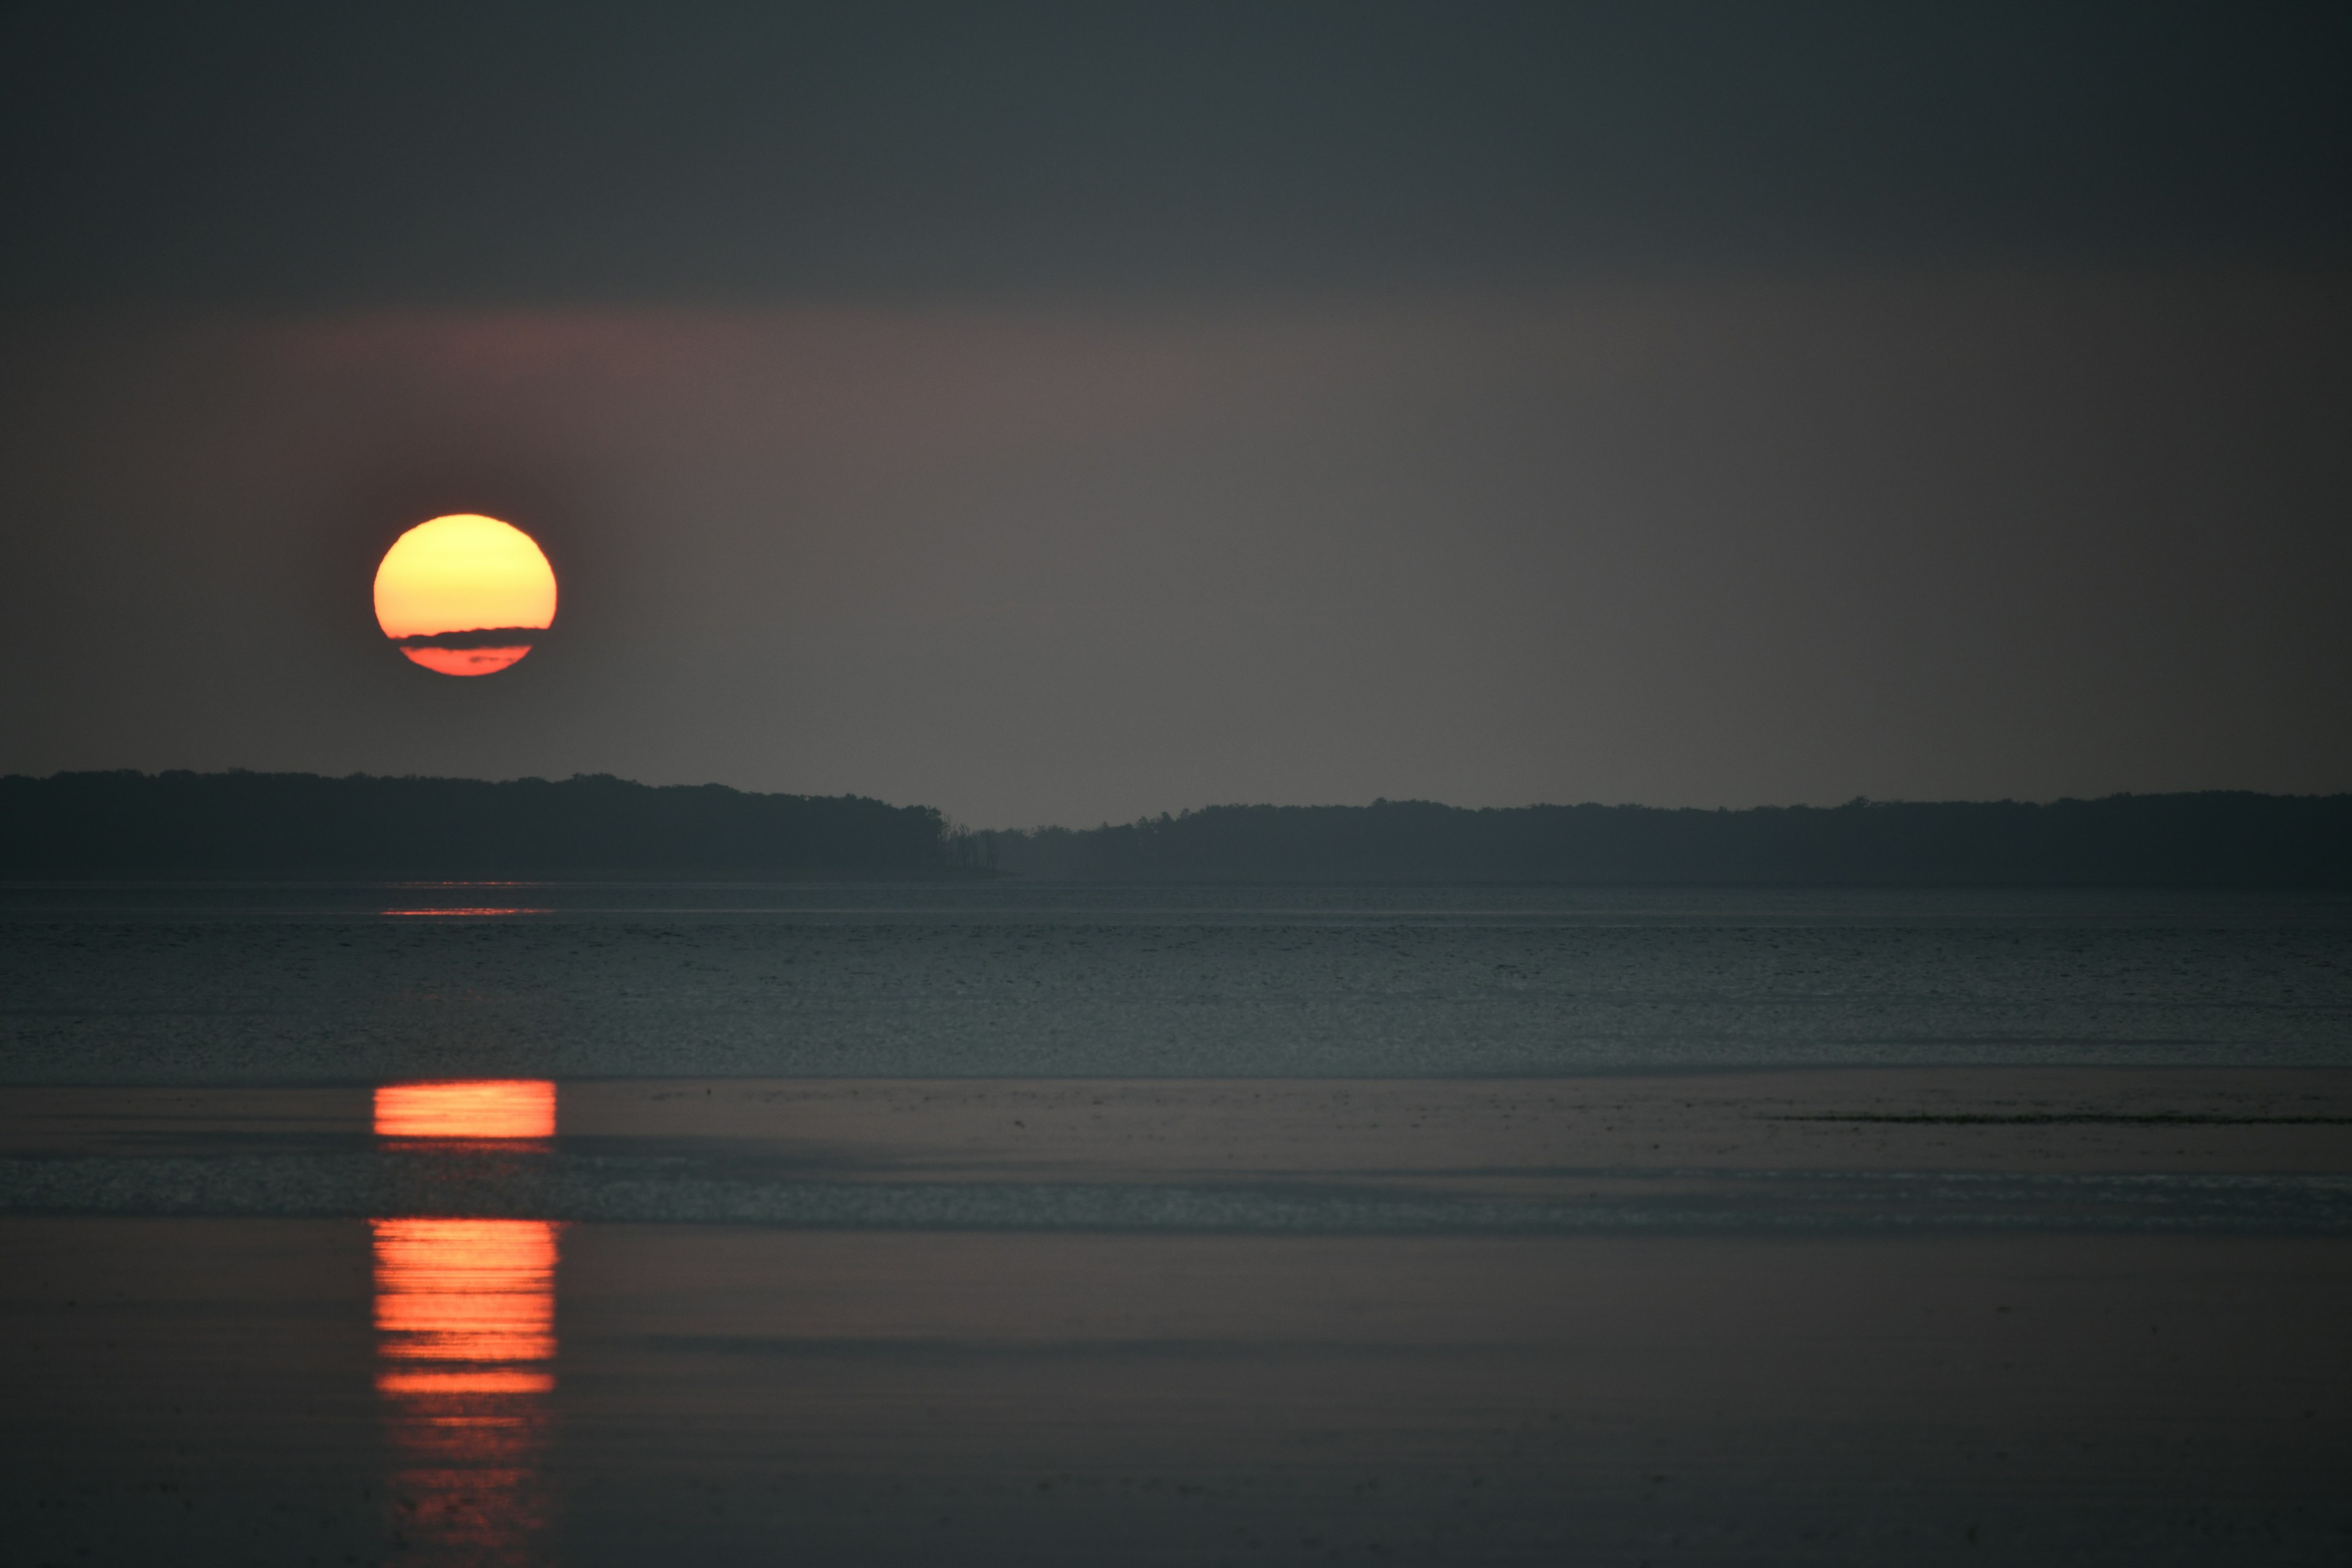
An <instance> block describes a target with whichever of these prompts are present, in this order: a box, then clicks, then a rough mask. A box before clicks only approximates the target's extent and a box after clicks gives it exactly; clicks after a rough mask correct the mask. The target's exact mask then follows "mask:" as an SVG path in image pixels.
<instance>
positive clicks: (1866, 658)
mask: <svg viewBox="0 0 2352 1568" xmlns="http://www.w3.org/2000/svg"><path fill="white" fill-rule="evenodd" d="M5 27H6V29H7V32H6V35H5V37H0V115H5V142H6V156H5V166H4V167H0V182H4V183H0V201H5V222H0V657H4V658H5V661H6V666H5V667H6V670H7V672H8V679H7V680H6V682H5V686H0V771H16V772H44V773H45V772H48V771H50V770H53V769H57V768H69V767H70V768H79V767H112V766H136V767H144V768H151V769H152V768H163V767H199V768H218V767H228V766H245V767H253V768H271V769H276V768H300V769H315V770H319V771H324V772H330V773H341V772H348V771H352V770H364V771H368V772H373V773H411V772H419V773H467V774H477V775H487V776H509V775H513V774H518V773H541V774H546V775H551V776H560V775H562V774H566V773H573V772H612V773H621V774H624V775H626V776H629V777H635V778H641V779H646V780H649V781H654V782H665V783H667V782H701V781H705V780H714V779H715V780H718V781H720V782H723V783H728V784H739V785H742V786H745V787H751V788H761V789H783V790H793V791H810V792H818V793H838V792H842V791H855V792H857V793H860V794H868V795H881V796H884V797H886V798H889V799H893V800H901V801H922V802H928V803H931V804H936V805H941V806H943V807H945V808H947V809H948V810H949V811H950V812H951V813H952V814H954V815H956V816H959V817H961V818H964V819H966V820H969V821H971V822H975V823H978V824H982V825H990V826H1002V825H1024V824H1029V823H1034V822H1040V821H1064V822H1088V823H1090V822H1093V821H1096V820H1098V819H1102V818H1105V817H1110V818H1120V817H1127V816H1135V815H1137V814H1139V813H1143V812H1157V811H1160V810H1162V809H1177V808H1181V807H1183V806H1186V805H1204V804H1208V803H1211V802H1218V801H1255V800H1276V801H1360V800H1369V799H1370V798H1372V797H1373V796H1375V795H1388V796H1391V797H1408V796H1428V797H1433V798H1438V799H1444V800H1449V801H1454V802H1457V803H1461V804H1465V805H1501V804H1519V803H1524V802H1528V801H1534V800H1560V801H1574V800H1584V799H1601V800H1609V801H1615V800H1641V801H1648V802H1654V803H1658V804H1698V805H1744V804H1752V803H1757V802H1768V801H1772V802H1786V801H1799V800H1810V801H1816V802H1833V801H1837V800H1843V799H1845V798H1847V797H1849V796H1852V795H1857V794H1866V795H1874V796H1885V797H1895V796H1907V797H1955V796H2000V795H2017V796H2040V797H2046V796H2050V795H2060V794H2097V793H2105V792H2108V791H2112V790H2121V789H2131V790H2161V789H2179V788H2200V787H2217V786H2225V787H2250V788H2261V789H2281V790H2296V791H2335V790H2343V789H2352V612H2347V595H2352V200H2347V197H2346V195H2345V193H2346V192H2347V190H2352V94H2347V93H2346V92H2345V91H2344V89H2343V85H2342V84H2343V82H2344V81H2345V80H2347V79H2352V78H2347V68H2352V8H2347V7H2343V6H2340V5H2335V6H2325V7H2311V8H2299V7H2284V6H2281V7H2243V6H2232V7H2221V6H2213V7H2203V6H2194V7H2190V6H2164V5H2150V4H2138V5H2130V6H2127V7H2116V8H2111V9H2109V8H2097V7H2071V8H2063V10H2061V9H2060V8H2056V7H2051V6H2047V5H2033V6H2021V7H2015V8H2003V7H1998V6H1988V5H1958V6H1951V7H1935V6H1927V5H1900V6H1889V5H1883V4H1878V5H1855V6H1837V7H1785V6H1755V5H1736V6H1675V5H1658V4H1647V5H1629V6H1616V7H1591V8H1573V7H1566V6H1561V5H1537V6H1525V7H1517V6H1472V5H1450V6H1395V5H1370V4H1363V3H1357V4H1351V5H1335V6H1277V5H1251V6H1236V7H1229V8H1228V7H1218V6H1210V5H1187V6H1150V7H1144V6H1137V7H1124V6H1118V5H1104V4H1095V5H1085V6H1077V7H1040V6H1001V7H984V6H972V5H959V6H950V7H891V6H887V5H850V6H835V7H824V8H803V9H801V10H798V11H794V10H791V9H789V8H778V7H770V6H761V7H747V8H744V9H742V10H741V11H740V12H735V11H727V10H702V11H696V10H692V9H680V8H677V7H674V6H665V7H662V8H660V10H659V12H658V14H657V18H656V12H654V11H653V10H652V9H651V8H647V9H646V10H643V11H638V12H628V11H623V10H620V9H617V8H612V7H595V6H580V5H572V6H565V7H561V8H556V7H551V8H548V9H546V10H544V11H541V12H536V13H533V12H524V11H516V10H502V9H498V8H484V7H478V6H467V7H463V8H452V9H450V10H448V11H446V12H442V13H438V14H436V13H434V12H432V11H430V10H424V9H415V8H408V7H404V8H401V9H400V10H399V11H398V12H397V13H396V15H395V14H392V13H389V12H387V13H386V14H384V15H381V16H359V15H356V14H355V13H353V12H352V10H351V9H350V8H317V7H313V8H302V9H295V8H289V9H287V10H286V11H284V12H283V13H282V14H279V15H271V14H269V13H268V12H265V11H261V10H257V9H241V10H238V11H237V12H236V15H234V16H223V15H221V14H220V13H218V12H215V11H210V10H205V9H203V8H184V7H183V8H179V9H177V10H175V11H172V12H158V13H157V14H155V15H154V16H148V17H142V16H138V15H137V14H135V13H133V12H127V11H121V10H111V11H100V10H98V9H96V8H90V7H80V8H56V9H55V10H54V11H53V12H52V13H50V14H47V15H38V16H37V15H32V14H30V13H29V12H28V11H27V10H26V8H22V7H20V8H17V9H16V10H15V11H13V12H11V13H9V15H8V19H7V21H6V23H5ZM447 510H486V511H491V512H494V513H497V514H498V515H501V516H505V517H508V518H509V519H510V520H512V521H516V522H518V523H520V524H521V525H522V526H523V527H525V528H527V529H529V530H530V531H532V532H533V533H534V534H536V535H537V536H538V537H539V538H540V539H541V542H542V543H543V544H544V545H545V546H546V548H547V550H548V552H549V554H550V556H551V558H552V560H553V561H554V563H555V566H556V570H557V572H558V574H559V575H560V577H561V579H562V590H563V601H562V611H561V614H560V616H559V619H558V622H557V626H556V630H555V632H554V633H553V634H552V635H551V637H549V638H548V640H547V641H546V642H545V643H543V644H542V645H541V647H540V648H539V649H538V651H536V652H534V653H533V654H532V655H531V656H530V658H528V659H526V660H525V661H523V663H522V664H520V665H519V666H517V667H515V668H514V669H513V670H511V671H509V672H508V673H506V674H503V675H499V676H497V677H492V678H488V679H482V680H475V681H461V680H453V679H446V678H443V677H437V676H434V675H430V674H428V673H426V672H425V671H423V670H420V669H417V668H415V667H413V666H411V665H409V664H408V663H407V662H406V661H405V660H404V659H403V658H401V657H400V656H399V655H398V653H397V652H396V651H394V649H393V648H392V647H390V646H389V645H387V644H386V643H385V642H384V640H383V637H382V636H381V635H380V634H379V633H378V631H377V630H376V627H375V626H374V623H373V616H372V615H371V613H370V610H369V606H368V583H369V579H370V576H371V574H372V573H373V567H374V563H375V561H376V559H377V557H378V556H379V555H380V554H381V552H382V551H383V549H384V547H385V546H386V545H388V544H389V542H391V540H392V539H393V538H394V536H395V535H397V534H398V533H399V531H401V530H402V529H403V528H404V527H406V526H408V525H409V524H411V523H414V522H416V521H422V520H423V519H424V518H425V517H427V516H431V515H433V514H434V513H436V512H438V511H447Z"/></svg>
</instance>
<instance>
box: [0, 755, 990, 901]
mask: <svg viewBox="0 0 2352 1568" xmlns="http://www.w3.org/2000/svg"><path fill="white" fill-rule="evenodd" d="M948 837H949V836H948V829H947V824H946V819H945V818H943V817H942V816H940V813H938V812H937V811H934V810H932V809H931V808H930V807H929V806H920V805H887V804H886V803H884V802H882V801H878V800H867V799H865V798H863V797H860V796H857V795H838V796H818V795H753V794H749V793H746V792H744V791H741V790H734V789H729V788H727V787H726V786H724V785H721V784H700V785H664V786H658V787H657V786H655V785H650V784H631V783H628V782H626V781H625V780H622V779H616V778H614V777H612V776H611V775H609V774H601V773H600V774H593V775H583V776H579V777H574V778H569V779H563V780H561V781H555V782H551V781H549V780H546V779H535V778H534V779H516V780H511V781H509V782H504V783H496V784H493V783H488V782H486V781H483V780H479V779H444V778H372V777H369V776H367V775H365V774H354V775H352V776H351V777H349V778H322V777H320V776H319V775H317V774H315V773H153V774H150V773H131V772H123V773H58V774H55V775H53V776H51V777H48V778H26V777H24V776H22V775H12V776H9V777H5V778H0V877H5V878H10V879H34V878H127V879H143V878H154V877H163V878H172V877H202V876H219V877H242V876H262V877H292V878H303V877H329V878H333V877H351V878H362V879H408V878H456V879H485V878H509V877H511V878H538V877H584V878H596V877H604V876H618V877H688V878H702V877H718V878H726V877H744V878H782V879H792V878H820V877H822V878H908V877H935V876H942V875H949V876H952V875H956V874H958V868H957V867H956V865H955V855H954V852H953V851H952V850H951V849H950V845H949V842H948ZM963 874H967V875H969V874H970V873H969V872H966V873H963Z"/></svg>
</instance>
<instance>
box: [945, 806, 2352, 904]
mask: <svg viewBox="0 0 2352 1568" xmlns="http://www.w3.org/2000/svg"><path fill="white" fill-rule="evenodd" d="M977 837H980V838H981V839H982V841H983V842H982V846H981V850H980V853H981V854H982V858H986V859H989V860H990V863H992V864H996V865H1000V866H1002V867H1003V868H1005V869H1006V870H1009V871H1013V872H1017V873H1019V874H1021V875H1023V876H1025V877H1031V878H1039V879H1087V880H1106V881H1136V882H1155V881H1210V882H1214V881H1248V882H1282V881H1297V882H1593V883H1612V882H1614V883H1643V882H1647V883H1703V882H1717V883H1722V882H1735V883H1736V882H1745V883H1806V882H1811V883H1882V884H1883V883H1916V884H1936V883H1970V882H1974V883H2043V884H2050V883H2057V884H2066V883H2074V884H2082V885H2093V884H2107V885H2118V884H2120V885H2130V884H2164V883H2169V884H2206V885H2241V886H2266V887H2282V886H2296V887H2302V886H2334V887H2343V886H2352V795H2249V794H2232V793H2221V792H2211V793H2207V794H2200V795H2109V796H2107V797H2106V798H2105V799H2103V800H2062V801H2058V802H2056V803H2054V804H2053V805H2029V804H2021V803H2018V802H2015V801H1998V802H1990V803H1982V804H1978V803H1965V802H1951V803H1925V802H1917V803H1915V802H1877V801H1868V802H1866V801H1855V802H1853V803H1852V804H1850V805H1842V806H1832V807H1826V808H1822V807H1811V806H1788V807H1776V806H1765V807H1759V808H1757V809H1754V810H1748V811H1687V810H1673V811H1670V810H1660V809H1656V808H1654V807H1648V806H1638V805H1531V806H1520V807H1515V808H1511V809H1507V810H1483V811H1469V810H1464V809H1461V808H1459V807H1455V806H1446V805H1433V804H1432V803H1430V802H1427V801H1381V802H1377V803H1375V804H1373V805H1369V806H1274V805H1220V806H1212V807H1210V808H1209V809H1207V810H1205V811H1192V812H1186V813H1185V814H1184V815H1182V816H1161V817H1160V818H1158V819H1157V820H1152V819H1149V818H1147V819H1145V820H1143V821H1140V822H1134V823H1129V824H1126V825H1124V826H1102V827H1096V828H1090V829H1085V830H1081V831H1073V830H1071V829H1068V828H1059V827H1049V828H1041V829H1038V830H1036V831H1034V832H1029V833H997V834H985V835H980V836H977Z"/></svg>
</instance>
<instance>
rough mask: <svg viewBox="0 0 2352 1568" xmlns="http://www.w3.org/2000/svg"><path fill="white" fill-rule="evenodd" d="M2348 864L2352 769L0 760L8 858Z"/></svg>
mask: <svg viewBox="0 0 2352 1568" xmlns="http://www.w3.org/2000/svg"><path fill="white" fill-rule="evenodd" d="M991 876H1015V877H1020V878H1023V879H1028V880H1033V881H1119V882H1388V883H1399V882H1402V883H1412V882H1428V883H1436V882H1472V883H1475V882H1497V883H1507V882H1521V883H1544V882H1552V883H1584V884H1594V885H1604V884H1628V885H1644V884H1648V885H1671V884H1691V885H1699V884H1750V885H1776V884H1785V885H1803V884H1819V885H1836V884H1843V885H1859V886H1872V885H1877V886H1899V885H1918V886H1932V885H1969V884H1978V885H1995V884H2019V885H2044V886H2069V885H2073V886H2160V885H2176V886H2244V887H2352V795H2255V794H2249V793H2232V792H2219V791H2216V792H2208V793H2202V794H2185V795H2110V796H2107V797H2105V798H2104V799H2099V800H2061V801H2056V802H2053V803H2050V804H2047V805H2038V804H2033V803H2030V802H2018V801H1992V802H1958V801H1955V802H1917V801H1860V800H1857V801H1853V802H1851V803H1849V804H1847V805H1840V806H1830V807H1817V806H1802V805H1799V806H1759V807H1753V808H1748V809H1744V810H1737V811H1728V810H1727V811H1705V810H1688V809H1664V808H1657V807H1651V806H1639V805H1530V806H1517V807H1504V808H1486V809H1468V808H1464V807H1457V806H1448V805H1437V804H1434V803H1433V802H1428V801H1378V802H1375V803H1374V804H1372V805H1366V806H1339V805H1333V806H1276V805H1220V806H1211V807H1208V808H1206V809H1203V810H1200V811H1188V812H1184V813H1182V814H1181V815H1176V816H1159V817H1151V818H1145V819H1142V820H1139V821H1136V822H1131V823H1124V824H1107V825H1105V826H1099V827H1093V828H1078V829H1073V828H1066V827H1043V828H1035V829H1032V830H1029V831H1026V832H1019V831H1014V832H1006V831H970V830H966V829H962V828H959V827H956V826H953V825H952V824H950V822H949V820H948V819H947V817H946V816H944V815H943V814H942V813H940V811H938V810H936V809H934V808H932V807H929V806H921V805H889V804H887V803H886V802H883V801H878V800H871V799H867V798H865V797H863V796H857V795H838V796H815V795H761V794H755V793H751V792H748V791H742V790H736V789H731V788H729V787H727V786H725V785H722V784H699V785H659V786H656V785H650V784H632V783H629V782H627V781H625V780H622V779H617V778H613V777H611V776H609V775H603V774H597V775H582V776H577V777H573V778H570V779H564V780H560V781H550V780H546V779H535V778H534V779H515V780H508V781H503V782H496V783H493V782H488V781H485V780H479V779H450V778H379V777H371V776H368V775H365V774H354V775H352V776H350V777H346V778H326V777H321V776H320V775H317V774H311V773H133V772H115V773H58V774H54V775H51V776H49V777H47V778H28V777H24V776H21V775H12V776H8V777H5V778H0V878H5V879H13V880H27V879H155V878H163V879H171V878H202V877H224V878H236V877H261V878H287V879H305V878H362V879H410V878H451V879H497V878H546V879H565V878H572V879H595V878H604V877H618V878H662V877H671V878H688V879H692V878H721V879H728V878H733V879H786V880H789V879H877V880H879V879H967V878H987V877H991Z"/></svg>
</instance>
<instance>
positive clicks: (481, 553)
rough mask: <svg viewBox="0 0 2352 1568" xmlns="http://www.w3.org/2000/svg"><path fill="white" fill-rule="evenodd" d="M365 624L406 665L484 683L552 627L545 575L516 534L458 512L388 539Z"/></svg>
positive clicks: (551, 582) (534, 548)
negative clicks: (394, 647) (395, 648)
mask: <svg viewBox="0 0 2352 1568" xmlns="http://www.w3.org/2000/svg"><path fill="white" fill-rule="evenodd" d="M375 620H376V625H378V626H382V627H383V635H384V636H386V637H390V638H391V639H392V640H393V641H394V643H397V644H398V645H399V647H400V651H401V652H402V653H404V654H405V655H406V656H407V657H408V658H409V659H410V660H411V661H413V662H414V663H416V664H420V665H423V666H424V667H425V668H427V669H430V670H436V671H437V672H439V673H440V674H443V675H490V674H494V673H496V672H497V671H499V670H501V669H504V668H507V667H508V666H509V665H510V664H512V663H514V662H515V661H516V660H517V659H519V658H522V656H523V655H525V654H527V653H529V652H530V650H531V645H532V643H533V641H534V640H535V639H534V638H533V637H531V636H530V634H531V633H533V632H542V631H545V630H546V629H547V628H548V627H549V626H553V625H554V624H555V571H554V568H552V567H551V566H550V565H548V563H547V556H546V555H545V553H543V552H541V550H540V548H539V545H538V543H537V542H535V541H534V540H533V539H532V538H531V537H530V534H528V533H525V532H524V531H522V530H521V529H520V528H517V527H515V526H514V525H513V524H512V523H509V522H500V521H499V520H498V519H497V518H494V517H481V516H478V515H477V514H475V513H472V512H458V513H454V514H452V515H450V516H448V517H436V518H435V519H433V520H432V521H430V522H420V523H418V524H417V525H416V526H415V528H412V529H410V530H409V531H407V532H406V533H404V534H402V535H401V536H400V537H399V538H398V539H397V540H395V541H394V542H393V546H392V548H391V549H390V550H388V551H386V552H384V557H383V564H382V565H380V566H378V567H377V568H376V571H375Z"/></svg>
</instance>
